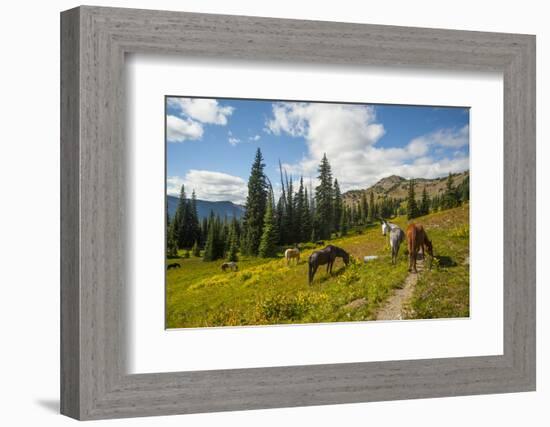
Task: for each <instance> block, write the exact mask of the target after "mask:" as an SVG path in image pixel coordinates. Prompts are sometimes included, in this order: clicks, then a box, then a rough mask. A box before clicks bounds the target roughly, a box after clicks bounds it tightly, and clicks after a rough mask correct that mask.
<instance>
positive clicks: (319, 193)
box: [315, 154, 334, 239]
mask: <svg viewBox="0 0 550 427" xmlns="http://www.w3.org/2000/svg"><path fill="white" fill-rule="evenodd" d="M317 178H318V179H319V185H318V186H317V187H316V188H315V206H316V224H317V227H318V229H317V235H318V238H320V239H330V236H331V234H332V231H333V228H334V190H333V188H332V171H331V168H330V163H329V162H328V159H327V155H326V154H323V159H322V160H321V164H320V165H319V176H318V177H317Z"/></svg>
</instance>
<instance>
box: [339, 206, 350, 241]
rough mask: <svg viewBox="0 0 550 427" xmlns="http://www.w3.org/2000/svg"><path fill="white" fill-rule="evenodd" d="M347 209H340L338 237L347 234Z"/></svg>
mask: <svg viewBox="0 0 550 427" xmlns="http://www.w3.org/2000/svg"><path fill="white" fill-rule="evenodd" d="M348 228H349V224H348V209H347V208H346V207H345V206H344V207H343V209H342V215H341V217H340V227H339V229H340V236H345V235H347V234H348Z"/></svg>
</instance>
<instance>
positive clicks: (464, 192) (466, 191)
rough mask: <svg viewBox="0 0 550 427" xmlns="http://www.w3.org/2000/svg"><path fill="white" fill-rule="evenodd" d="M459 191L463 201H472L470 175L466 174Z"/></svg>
mask: <svg viewBox="0 0 550 427" xmlns="http://www.w3.org/2000/svg"><path fill="white" fill-rule="evenodd" d="M458 193H459V195H460V201H461V202H462V203H464V202H468V201H470V175H466V177H465V178H464V181H462V183H461V184H460V186H459V188H458Z"/></svg>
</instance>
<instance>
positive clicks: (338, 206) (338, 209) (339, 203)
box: [333, 179, 344, 232]
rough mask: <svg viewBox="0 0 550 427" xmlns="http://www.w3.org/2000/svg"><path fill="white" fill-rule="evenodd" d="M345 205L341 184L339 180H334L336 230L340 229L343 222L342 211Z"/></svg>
mask: <svg viewBox="0 0 550 427" xmlns="http://www.w3.org/2000/svg"><path fill="white" fill-rule="evenodd" d="M343 207H344V201H343V200H342V193H341V192H340V186H339V185H338V180H337V179H335V180H334V227H333V228H334V231H336V232H338V231H339V230H340V223H341V222H342V212H343Z"/></svg>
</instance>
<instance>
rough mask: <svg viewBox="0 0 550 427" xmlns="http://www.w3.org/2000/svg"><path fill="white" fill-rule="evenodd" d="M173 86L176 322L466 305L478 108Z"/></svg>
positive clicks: (380, 316)
mask: <svg viewBox="0 0 550 427" xmlns="http://www.w3.org/2000/svg"><path fill="white" fill-rule="evenodd" d="M165 100H166V104H165V139H166V141H165V143H166V209H167V215H166V228H165V230H166V240H165V241H166V284H165V286H166V289H165V292H166V293H165V296H166V298H165V302H166V328H167V329H174V328H203V327H222V326H260V325H282V324H305V323H329V322H350V321H379V320H407V319H439V318H464V317H466V318H467V317H469V307H470V292H469V286H470V268H469V267H470V266H469V264H470V263H469V242H470V238H469V237H470V227H469V208H470V206H469V190H470V179H469V178H470V173H469V164H470V162H469V155H470V153H469V116H470V111H469V108H468V107H456V106H452V107H441V106H414V105H386V104H366V103H365V104H357V103H334V102H317V101H316V102H311V101H288V100H261V99H228V98H198V97H185V96H172V95H170V96H166V97H165Z"/></svg>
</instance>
